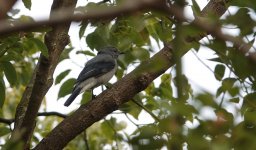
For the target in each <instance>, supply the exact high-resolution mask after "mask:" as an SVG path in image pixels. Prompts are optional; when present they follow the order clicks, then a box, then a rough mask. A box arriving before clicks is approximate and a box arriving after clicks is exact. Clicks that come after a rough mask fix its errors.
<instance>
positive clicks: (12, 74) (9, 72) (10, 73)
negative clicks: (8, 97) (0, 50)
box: [1, 61, 17, 86]
mask: <svg viewBox="0 0 256 150" xmlns="http://www.w3.org/2000/svg"><path fill="white" fill-rule="evenodd" d="M1 65H2V67H3V70H4V74H5V76H6V78H7V80H8V82H9V83H10V85H11V86H13V85H14V84H15V83H16V81H17V74H16V71H15V68H14V67H13V65H12V64H11V63H10V62H8V61H4V62H1Z"/></svg>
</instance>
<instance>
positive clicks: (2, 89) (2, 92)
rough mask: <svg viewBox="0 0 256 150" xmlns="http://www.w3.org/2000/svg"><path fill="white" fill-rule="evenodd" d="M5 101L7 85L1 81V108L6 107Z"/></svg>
mask: <svg viewBox="0 0 256 150" xmlns="http://www.w3.org/2000/svg"><path fill="white" fill-rule="evenodd" d="M4 100H5V84H4V80H3V79H1V80H0V108H2V107H3V105H4Z"/></svg>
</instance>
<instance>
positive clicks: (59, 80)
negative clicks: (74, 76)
mask: <svg viewBox="0 0 256 150" xmlns="http://www.w3.org/2000/svg"><path fill="white" fill-rule="evenodd" d="M70 71H71V70H70V69H68V70H65V71H63V72H62V73H60V74H59V75H58V76H57V77H56V79H55V85H56V84H59V83H60V82H61V81H62V80H63V79H64V78H65V77H66V76H67V75H68V74H69V72H70Z"/></svg>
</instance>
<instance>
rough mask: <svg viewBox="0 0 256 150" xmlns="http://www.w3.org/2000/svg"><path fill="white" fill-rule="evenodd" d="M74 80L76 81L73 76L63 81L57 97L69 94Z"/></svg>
mask: <svg viewBox="0 0 256 150" xmlns="http://www.w3.org/2000/svg"><path fill="white" fill-rule="evenodd" d="M75 82H76V79H74V78H72V79H68V80H67V81H65V82H64V83H63V84H62V85H61V87H60V90H59V94H58V99H59V98H61V97H64V96H66V95H68V94H71V92H72V89H73V86H74V84H75Z"/></svg>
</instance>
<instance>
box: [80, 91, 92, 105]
mask: <svg viewBox="0 0 256 150" xmlns="http://www.w3.org/2000/svg"><path fill="white" fill-rule="evenodd" d="M91 99H92V91H91V90H90V91H85V92H84V93H83V96H82V100H81V104H86V103H88V102H89V101H90V100H91Z"/></svg>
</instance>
